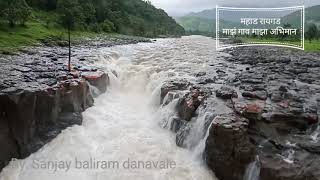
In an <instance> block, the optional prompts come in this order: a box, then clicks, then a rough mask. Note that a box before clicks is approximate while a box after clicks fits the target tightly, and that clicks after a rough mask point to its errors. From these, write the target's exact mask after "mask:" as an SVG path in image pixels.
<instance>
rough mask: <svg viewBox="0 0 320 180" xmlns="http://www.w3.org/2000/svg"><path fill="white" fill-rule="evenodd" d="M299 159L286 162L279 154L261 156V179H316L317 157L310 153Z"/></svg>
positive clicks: (317, 170) (317, 175) (317, 169)
mask: <svg viewBox="0 0 320 180" xmlns="http://www.w3.org/2000/svg"><path fill="white" fill-rule="evenodd" d="M301 158H303V159H301V161H296V162H295V163H288V162H286V161H284V160H283V159H282V158H281V157H280V156H272V157H270V156H261V157H260V159H261V170H260V179H261V180H269V179H274V180H306V179H310V180H318V179H319V178H320V173H319V170H320V168H319V163H318V162H319V157H315V156H312V155H311V156H310V154H309V155H308V154H304V153H303V155H302V157H301Z"/></svg>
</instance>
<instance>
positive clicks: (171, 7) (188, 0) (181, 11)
mask: <svg viewBox="0 0 320 180" xmlns="http://www.w3.org/2000/svg"><path fill="white" fill-rule="evenodd" d="M151 2H152V4H153V5H155V6H156V7H158V8H162V9H164V10H165V11H167V12H168V13H169V15H171V16H181V15H185V14H187V13H189V12H199V11H202V10H205V9H212V8H215V7H216V4H218V5H219V6H232V7H285V6H297V5H305V6H312V5H317V4H320V2H319V0H251V1H250V0H151Z"/></svg>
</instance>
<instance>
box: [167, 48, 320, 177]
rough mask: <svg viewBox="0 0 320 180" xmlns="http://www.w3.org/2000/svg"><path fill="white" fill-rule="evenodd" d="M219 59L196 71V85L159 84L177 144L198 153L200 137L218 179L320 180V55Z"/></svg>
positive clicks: (266, 53)
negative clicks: (172, 111) (171, 109)
mask: <svg viewBox="0 0 320 180" xmlns="http://www.w3.org/2000/svg"><path fill="white" fill-rule="evenodd" d="M224 53H225V54H223V55H221V57H220V59H217V61H218V60H222V62H220V63H212V64H209V70H208V71H206V72H195V73H194V77H195V79H196V80H195V82H189V81H187V80H186V81H184V80H181V79H173V80H170V81H167V82H166V83H165V84H164V85H163V86H162V89H161V103H162V106H163V107H166V106H168V105H169V104H171V105H173V106H174V107H175V109H176V110H175V111H176V114H175V115H174V116H173V117H170V118H169V119H166V120H165V121H166V122H165V123H164V124H165V126H169V127H170V129H172V130H173V131H174V132H176V133H177V134H176V143H177V145H179V146H181V147H186V148H197V147H194V146H195V145H196V144H199V141H200V140H201V139H202V138H205V139H206V141H205V142H204V144H205V146H204V154H203V158H204V159H205V162H206V163H207V165H208V167H209V168H210V169H212V170H213V171H214V173H215V174H216V176H217V177H218V178H219V179H220V180H242V179H246V180H249V179H250V180H253V179H258V178H260V179H261V180H270V179H273V180H293V179H294V180H305V179H310V180H316V179H320V165H319V162H320V161H319V160H320V138H319V136H318V134H319V128H318V121H319V116H320V81H319V80H320V58H319V57H320V54H319V53H306V52H302V51H295V50H290V49H284V48H270V47H268V48H262V47H259V48H249V47H247V48H235V49H229V50H226V51H225V52H224ZM199 124H202V128H203V129H200V130H198V129H199ZM195 134H197V135H198V136H200V138H195ZM191 137H192V138H191ZM200 145H201V143H200Z"/></svg>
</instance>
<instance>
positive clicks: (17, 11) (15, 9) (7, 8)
mask: <svg viewBox="0 0 320 180" xmlns="http://www.w3.org/2000/svg"><path fill="white" fill-rule="evenodd" d="M1 6H3V7H2V14H3V16H4V19H5V20H7V21H8V22H9V24H10V26H11V27H14V26H15V25H16V24H17V23H18V22H19V23H20V24H25V22H26V21H27V20H28V18H29V17H30V15H31V10H30V7H29V6H28V4H27V3H26V1H25V0H2V4H1Z"/></svg>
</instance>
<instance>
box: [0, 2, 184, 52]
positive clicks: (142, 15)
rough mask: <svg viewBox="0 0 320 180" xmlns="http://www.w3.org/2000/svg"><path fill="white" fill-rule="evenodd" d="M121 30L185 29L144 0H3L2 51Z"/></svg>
mask: <svg viewBox="0 0 320 180" xmlns="http://www.w3.org/2000/svg"><path fill="white" fill-rule="evenodd" d="M67 29H71V30H72V34H73V37H79V36H82V35H97V34H98V33H99V34H101V33H117V34H126V35H134V36H144V37H157V36H180V35H183V34H184V29H183V28H182V27H181V26H180V25H178V24H177V23H176V22H175V20H174V19H172V18H171V17H169V16H168V15H167V14H166V12H165V11H163V10H161V9H157V8H155V7H154V6H153V5H152V4H151V3H150V2H149V1H142V0H0V52H1V51H2V52H6V51H12V50H16V49H18V48H19V47H21V46H27V45H30V44H34V43H38V42H48V41H54V40H65V39H66V38H67V36H66V32H67Z"/></svg>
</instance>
